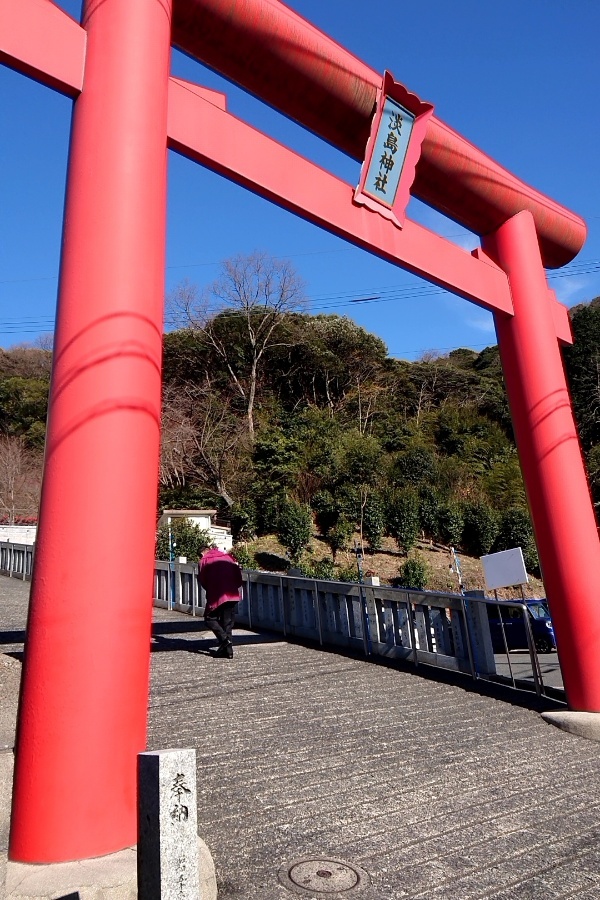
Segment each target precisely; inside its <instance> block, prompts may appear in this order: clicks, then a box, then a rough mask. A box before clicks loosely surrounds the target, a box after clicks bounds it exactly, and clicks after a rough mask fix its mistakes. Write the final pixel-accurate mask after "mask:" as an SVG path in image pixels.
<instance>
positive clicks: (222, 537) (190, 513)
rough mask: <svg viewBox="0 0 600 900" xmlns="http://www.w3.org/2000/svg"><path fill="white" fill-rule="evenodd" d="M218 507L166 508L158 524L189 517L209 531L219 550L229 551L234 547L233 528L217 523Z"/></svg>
mask: <svg viewBox="0 0 600 900" xmlns="http://www.w3.org/2000/svg"><path fill="white" fill-rule="evenodd" d="M216 515H217V511H216V509H165V511H164V512H163V514H162V516H161V517H160V519H159V520H158V526H159V528H160V526H161V525H167V524H168V523H169V522H172V521H173V519H189V520H190V522H192V523H193V524H194V525H197V526H198V528H201V529H202V530H203V531H208V533H209V534H210V537H211V540H212V542H213V543H214V544H215V546H217V547H218V548H219V550H225V551H229V550H231V548H232V547H233V538H232V537H231V529H230V528H226V527H225V526H224V525H215V524H214V518H215V516H216Z"/></svg>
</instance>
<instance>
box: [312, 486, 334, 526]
mask: <svg viewBox="0 0 600 900" xmlns="http://www.w3.org/2000/svg"><path fill="white" fill-rule="evenodd" d="M312 508H313V510H314V512H315V521H316V523H317V528H318V529H319V534H320V535H321V536H322V537H327V534H328V532H329V530H330V528H333V527H334V525H335V524H336V522H337V520H338V519H339V517H340V507H339V504H338V503H337V501H336V500H335V498H334V496H333V494H332V493H331V492H330V491H318V492H317V493H316V494H315V495H314V497H313V500H312Z"/></svg>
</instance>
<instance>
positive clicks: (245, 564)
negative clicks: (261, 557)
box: [231, 544, 256, 569]
mask: <svg viewBox="0 0 600 900" xmlns="http://www.w3.org/2000/svg"><path fill="white" fill-rule="evenodd" d="M231 555H232V556H233V557H234V558H235V559H237V561H238V562H239V564H240V566H241V567H242V569H255V568H256V561H255V559H254V554H253V553H250V551H249V550H248V548H247V547H244V545H243V544H237V545H236V546H235V547H234V548H233V550H232V551H231Z"/></svg>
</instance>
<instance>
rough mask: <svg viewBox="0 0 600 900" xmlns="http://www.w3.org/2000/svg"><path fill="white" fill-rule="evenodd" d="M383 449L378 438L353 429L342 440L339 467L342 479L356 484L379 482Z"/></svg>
mask: <svg viewBox="0 0 600 900" xmlns="http://www.w3.org/2000/svg"><path fill="white" fill-rule="evenodd" d="M381 456H382V450H381V445H380V443H379V441H378V440H376V439H375V438H374V437H371V436H369V435H365V434H360V432H358V431H356V430H355V429H353V430H352V431H349V432H347V433H346V434H345V435H344V436H343V437H342V440H341V446H340V453H339V458H338V469H339V472H340V477H341V479H343V480H345V481H350V482H352V483H353V484H355V485H361V484H362V485H373V484H377V482H378V479H379V476H380V470H381Z"/></svg>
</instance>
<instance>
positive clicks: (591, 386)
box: [563, 297, 600, 451]
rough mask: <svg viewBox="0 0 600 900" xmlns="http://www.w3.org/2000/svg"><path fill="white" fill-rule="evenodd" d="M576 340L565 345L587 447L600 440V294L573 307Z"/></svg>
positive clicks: (565, 357) (571, 382)
mask: <svg viewBox="0 0 600 900" xmlns="http://www.w3.org/2000/svg"><path fill="white" fill-rule="evenodd" d="M571 326H572V329H573V336H574V338H575V343H574V344H573V345H572V346H570V347H564V348H563V355H564V360H565V368H566V371H567V377H568V379H569V384H570V387H571V396H572V399H573V407H574V412H575V418H576V420H577V424H578V426H579V434H580V437H581V443H582V444H583V447H584V449H585V450H586V451H589V450H590V449H591V447H593V446H594V445H597V444H600V379H599V377H598V373H599V372H600V298H599V297H596V298H595V299H594V300H592V301H591V303H588V304H585V305H583V304H582V305H581V306H577V307H575V308H574V309H573V310H572V318H571Z"/></svg>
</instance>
